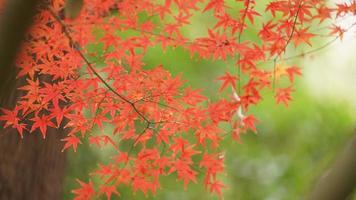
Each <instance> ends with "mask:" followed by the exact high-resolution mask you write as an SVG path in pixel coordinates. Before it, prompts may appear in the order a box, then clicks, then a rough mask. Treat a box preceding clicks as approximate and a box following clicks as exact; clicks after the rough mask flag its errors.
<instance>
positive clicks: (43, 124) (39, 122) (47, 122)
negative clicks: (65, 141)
mask: <svg viewBox="0 0 356 200" xmlns="http://www.w3.org/2000/svg"><path fill="white" fill-rule="evenodd" d="M31 121H33V122H34V123H33V125H32V127H31V130H30V132H33V131H34V130H36V129H37V128H39V129H40V131H41V134H42V137H43V139H45V138H46V133H47V126H49V127H53V128H55V127H56V125H55V124H54V123H53V122H52V121H51V116H48V115H42V116H41V117H38V116H36V117H34V118H32V119H31Z"/></svg>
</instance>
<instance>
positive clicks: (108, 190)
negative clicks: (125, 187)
mask: <svg viewBox="0 0 356 200" xmlns="http://www.w3.org/2000/svg"><path fill="white" fill-rule="evenodd" d="M99 193H104V194H105V195H106V198H107V199H111V195H112V194H116V195H117V196H120V193H119V192H118V191H117V190H116V187H115V186H113V185H110V186H105V185H103V186H101V187H100V190H99Z"/></svg>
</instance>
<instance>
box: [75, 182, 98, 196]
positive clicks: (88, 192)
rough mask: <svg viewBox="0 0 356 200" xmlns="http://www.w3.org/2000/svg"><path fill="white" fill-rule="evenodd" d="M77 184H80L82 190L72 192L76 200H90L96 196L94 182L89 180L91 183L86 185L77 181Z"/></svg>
mask: <svg viewBox="0 0 356 200" xmlns="http://www.w3.org/2000/svg"><path fill="white" fill-rule="evenodd" d="M77 182H78V183H79V184H80V188H79V189H75V190H72V193H74V194H75V195H76V196H75V197H74V200H89V199H91V198H92V197H93V196H94V195H95V190H94V186H93V182H92V181H91V180H89V183H85V182H82V181H81V180H79V179H77Z"/></svg>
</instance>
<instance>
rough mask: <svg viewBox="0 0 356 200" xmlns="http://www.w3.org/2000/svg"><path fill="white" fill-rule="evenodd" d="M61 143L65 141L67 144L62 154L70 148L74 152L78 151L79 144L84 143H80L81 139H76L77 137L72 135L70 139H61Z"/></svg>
mask: <svg viewBox="0 0 356 200" xmlns="http://www.w3.org/2000/svg"><path fill="white" fill-rule="evenodd" d="M61 141H64V142H66V143H65V144H64V147H63V149H62V152H63V151H64V150H66V149H68V148H69V147H71V146H72V147H73V150H74V152H76V151H77V147H78V144H81V143H82V142H81V141H80V139H79V138H78V137H76V136H75V135H71V136H69V137H66V138H64V139H61Z"/></svg>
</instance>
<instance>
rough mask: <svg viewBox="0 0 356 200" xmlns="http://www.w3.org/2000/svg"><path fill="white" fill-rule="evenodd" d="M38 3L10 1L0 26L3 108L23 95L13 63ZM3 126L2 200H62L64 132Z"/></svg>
mask: <svg viewBox="0 0 356 200" xmlns="http://www.w3.org/2000/svg"><path fill="white" fill-rule="evenodd" d="M38 2H39V1H38V0H9V1H7V4H8V5H7V8H6V9H5V11H4V12H3V16H1V24H0V46H1V48H0V107H5V108H13V107H14V105H15V103H16V99H17V98H18V97H19V96H20V95H21V94H20V92H19V91H17V89H16V88H17V87H18V86H19V85H21V82H23V80H16V79H15V75H16V72H15V71H16V70H15V67H13V64H12V63H13V61H14V58H15V55H16V52H17V50H18V49H19V48H20V45H21V41H22V38H23V35H24V33H25V30H26V28H27V27H28V26H29V24H30V22H31V20H30V19H31V16H32V15H33V13H34V7H35V6H36V4H37V3H38ZM2 126H3V124H0V199H4V200H26V199H31V200H32V199H36V200H42V199H43V200H47V199H51V200H56V199H61V197H62V196H61V192H62V182H63V177H64V164H65V154H64V153H62V152H61V148H62V143H61V142H60V138H62V135H63V133H62V134H61V131H58V130H55V129H49V130H48V131H47V136H46V139H42V137H41V134H40V133H33V134H24V138H23V139H21V138H20V136H19V134H18V133H17V131H16V130H14V129H11V128H7V129H3V127H2Z"/></svg>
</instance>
